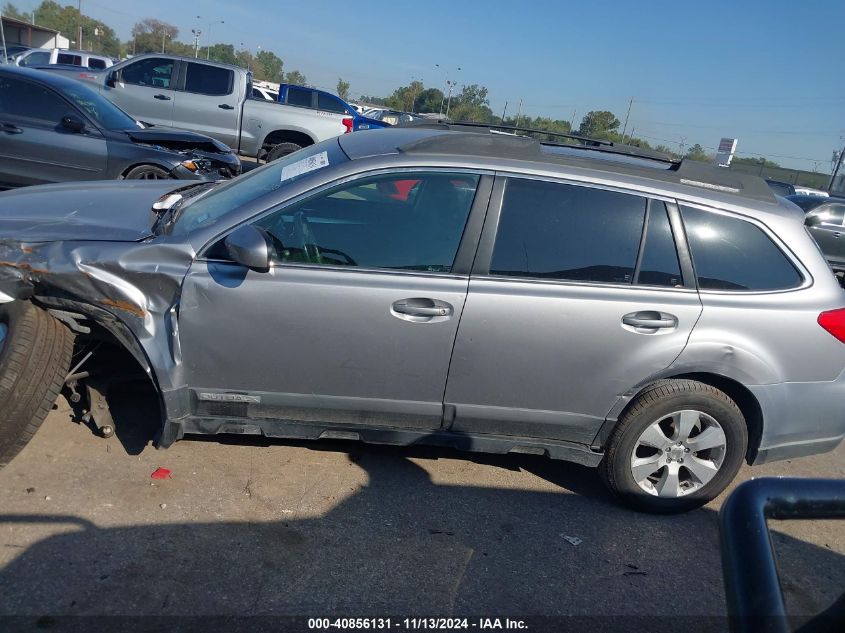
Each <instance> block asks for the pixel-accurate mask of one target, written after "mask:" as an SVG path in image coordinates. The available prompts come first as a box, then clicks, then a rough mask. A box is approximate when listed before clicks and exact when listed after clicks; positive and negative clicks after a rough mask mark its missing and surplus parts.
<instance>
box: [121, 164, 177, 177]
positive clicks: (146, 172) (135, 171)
mask: <svg viewBox="0 0 845 633" xmlns="http://www.w3.org/2000/svg"><path fill="white" fill-rule="evenodd" d="M170 177H171V176H170V174H169V173H168V172H167V171H166V170H164V169H162V168H161V167H157V166H156V165H138V166H137V167H133V168H132V169H130V170H129V171H128V172H126V176H124V178H125V179H126V180H168V179H170Z"/></svg>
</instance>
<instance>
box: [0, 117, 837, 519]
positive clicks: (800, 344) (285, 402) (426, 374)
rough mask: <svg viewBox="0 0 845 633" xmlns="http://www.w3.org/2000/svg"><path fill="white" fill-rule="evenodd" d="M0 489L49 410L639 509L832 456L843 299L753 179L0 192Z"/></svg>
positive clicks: (687, 165) (624, 150) (498, 161)
mask: <svg viewBox="0 0 845 633" xmlns="http://www.w3.org/2000/svg"><path fill="white" fill-rule="evenodd" d="M0 292H2V293H3V294H2V295H0V301H5V303H4V304H2V308H0V323H2V325H0V328H2V330H1V331H2V332H3V343H2V346H3V347H2V351H0V403H2V407H0V464H4V463H7V462H8V461H9V460H10V459H11V458H12V457H13V456H14V455H15V454H16V453H17V452H18V451H19V450H20V449H21V447H22V446H23V445H24V444H25V443H26V442H27V441H28V439H29V438H30V437H31V436H32V434H33V433H34V432H35V430H36V428H37V427H38V425H39V424H40V423H41V421H42V420H43V419H44V417H45V415H46V413H47V410H48V409H49V407H50V405H51V404H52V403H53V401H54V400H55V398H56V397H57V395H58V394H59V392H60V391H61V390H64V392H65V393H66V394H67V395H68V396H69V397H70V398H71V400H72V401H74V400H75V401H76V402H80V401H82V403H83V404H84V407H83V410H84V412H85V413H84V414H85V415H87V416H89V419H90V418H91V417H93V419H94V421H95V422H98V423H99V424H100V425H101V426H102V425H108V424H110V421H109V420H108V415H107V407H106V406H105V405H104V404H103V399H102V395H103V394H104V393H105V391H106V390H107V388H108V380H109V378H110V377H111V376H113V375H115V374H116V373H117V370H116V369H115V368H114V366H113V365H112V361H113V359H114V358H116V357H118V356H119V355H120V353H124V354H125V355H128V356H129V357H131V359H133V360H132V362H133V363H135V364H136V365H137V366H138V367H140V368H141V369H142V371H143V372H144V374H145V376H146V377H147V379H148V380H149V381H150V383H151V384H152V385H153V386H154V388H155V391H156V393H157V397H158V399H159V401H160V405H161V406H160V411H161V423H160V427H159V432H158V436H157V438H156V443H157V445H158V446H160V447H166V446H169V445H170V444H171V443H173V442H174V441H176V440H178V439H180V438H181V437H183V436H184V435H186V434H218V433H239V434H260V435H265V436H268V437H284V438H302V439H314V440H316V439H321V438H334V439H348V440H363V441H366V442H374V443H384V444H397V445H410V444H417V443H420V444H434V445H440V446H448V447H454V448H457V449H464V450H471V451H485V452H491V453H528V454H535V455H546V456H548V457H551V458H555V459H564V460H570V461H574V462H577V463H580V464H584V465H589V466H598V467H599V469H600V472H601V474H602V476H603V478H604V480H605V481H606V482H607V484H608V485H609V487H610V489H611V490H612V491H613V492H614V493H615V494H616V495H617V496H618V497H619V498H620V499H622V500H623V501H625V502H627V503H629V504H631V505H633V506H635V507H637V508H641V509H645V510H650V511H658V512H677V511H684V510H688V509H690V508H694V507H697V506H699V505H701V504H703V503H706V502H707V501H708V500H710V499H712V498H713V497H714V496H716V495H718V494H719V493H720V492H721V491H722V490H723V489H724V488H725V487H726V486H727V485H728V483H729V482H730V481H731V480H732V479H733V478H734V476H735V475H736V473H737V471H738V469H739V467H740V465H741V464H742V462H743V461H748V462H749V463H763V462H766V461H770V460H775V459H783V458H788V457H794V456H800V455H809V454H813V453H818V452H823V451H828V450H831V449H833V448H834V447H836V446H837V444H838V443H839V442H840V441H841V440H842V438H843V435H844V434H845V413H843V412H842V407H841V405H840V403H841V402H842V396H843V394H845V372H843V370H844V369H845V345H843V343H845V309H843V306H845V296H843V294H842V290H841V289H840V288H839V285H838V283H837V281H836V279H835V278H834V276H833V275H832V273H831V271H830V269H829V268H828V266H827V264H826V262H825V260H824V259H823V257H822V255H821V254H820V253H819V251H818V249H817V248H816V246H815V244H814V243H813V240H812V239H811V238H810V236H809V235H808V234H807V233H806V231H805V230H804V227H803V217H802V216H801V213H800V211H799V210H798V209H796V208H795V207H794V205H791V204H787V203H785V202H781V201H779V200H777V199H776V198H775V197H774V196H773V195H772V194H771V192H770V191H769V189H768V188H767V187H766V185H765V183H764V182H763V181H762V180H760V179H758V178H756V177H753V176H748V175H744V174H738V173H735V172H730V171H728V170H719V169H718V168H714V167H710V166H708V165H703V164H700V163H694V162H689V161H681V162H677V161H673V160H671V159H669V158H666V157H663V156H661V155H657V154H653V153H646V152H643V151H642V150H638V149H636V148H628V147H624V146H618V145H614V144H612V143H607V142H603V141H595V142H592V143H590V144H589V145H556V144H554V143H547V142H538V141H537V140H534V139H531V138H526V137H521V136H516V135H503V134H491V133H490V131H489V130H488V129H486V128H484V129H481V130H479V129H477V128H473V127H469V126H446V125H441V124H428V125H423V126H418V127H416V128H405V129H403V128H397V129H390V130H378V131H370V132H362V133H359V134H352V135H346V136H342V137H339V138H337V139H332V140H328V141H324V142H322V143H319V144H317V145H314V146H312V147H308V148H306V149H303V150H301V151H299V152H296V153H294V154H291V155H290V156H287V157H285V158H283V159H280V160H278V161H275V162H272V163H269V164H267V165H265V166H263V167H261V168H258V169H256V170H254V171H252V172H250V173H248V174H246V175H244V176H242V177H241V178H238V179H236V180H232V181H229V182H222V183H194V184H189V185H186V184H185V183H177V182H135V183H120V184H119V185H118V184H114V183H108V182H102V183H95V184H62V185H47V186H43V187H34V188H30V189H28V190H18V191H14V192H8V193H4V194H0Z"/></svg>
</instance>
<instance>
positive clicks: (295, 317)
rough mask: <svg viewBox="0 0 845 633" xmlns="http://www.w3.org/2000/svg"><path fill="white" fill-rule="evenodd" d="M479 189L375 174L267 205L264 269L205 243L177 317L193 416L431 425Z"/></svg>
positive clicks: (475, 182) (435, 176) (431, 177)
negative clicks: (267, 262) (268, 248)
mask: <svg viewBox="0 0 845 633" xmlns="http://www.w3.org/2000/svg"><path fill="white" fill-rule="evenodd" d="M480 184H481V185H482V187H481V188H482V189H483V188H484V187H486V188H487V191H489V178H484V179H482V178H481V177H480V176H478V175H476V174H469V173H451V172H449V173H447V172H438V171H425V172H422V171H421V172H416V171H410V172H402V173H400V174H383V175H378V176H369V177H363V178H360V179H358V180H354V181H352V182H349V183H346V184H343V185H340V186H335V187H332V188H329V189H326V190H323V191H322V192H320V193H317V194H314V195H313V196H311V197H308V198H306V199H305V200H301V201H298V202H295V203H291V204H288V205H287V206H283V207H282V208H280V209H277V210H274V211H271V212H269V213H267V214H265V215H264V216H263V217H260V218H259V219H257V220H256V221H255V222H254V224H255V225H256V226H258V227H260V228H262V229H264V230H265V231H267V232H268V233H269V234H270V235H271V236H272V241H273V243H274V245H275V246H274V249H273V250H274V252H273V261H274V263H273V265H272V267H271V269H270V270H269V272H256V271H253V270H247V269H245V268H243V267H241V266H239V265H236V264H234V263H231V262H228V261H225V259H223V257H224V256H223V252H224V251H223V250H222V249H221V248H220V246H219V242H218V245H215V246H213V247H212V248H211V249H209V251H208V252H207V253H206V256H205V258H201V259H199V260H198V261H196V262H195V264H194V265H193V266H192V268H191V270H190V272H189V274H188V275H187V277H186V279H185V283H184V288H183V293H182V300H181V304H180V312H179V324H180V341H181V349H182V357H183V362H184V367H185V371H186V381H187V384H188V386H189V387H190V389H191V391H192V393H193V401H194V402H195V413H196V414H197V415H202V416H206V417H207V416H221V417H226V418H230V419H231V418H238V417H240V418H250V419H256V418H273V419H281V420H288V421H317V422H320V423H329V424H336V425H345V426H349V425H352V426H354V425H366V426H386V427H404V428H415V429H436V428H439V427H440V425H441V420H442V406H443V391H444V389H445V385H446V375H447V370H448V367H449V359H450V355H451V352H452V345H453V343H454V340H455V334H456V331H457V327H458V321H459V319H460V315H461V312H462V310H463V307H464V301H465V299H466V292H467V284H468V272H469V262H470V261H471V257H472V253H473V252H474V250H475V245H476V240H477V237H478V236H477V234H471V233H472V232H471V231H468V232H467V234H466V235H464V227H465V225H466V224H467V218H468V217H469V215H470V212H472V214H473V217H475V218H477V217H479V214H481V215H483V213H484V212H485V211H486V204H487V196H484V195H478V196H476V191H477V190H478V189H479V185H480ZM474 200H475V204H473V201H474ZM462 236H463V237H462ZM456 262H457V264H456ZM461 262H464V263H463V264H461Z"/></svg>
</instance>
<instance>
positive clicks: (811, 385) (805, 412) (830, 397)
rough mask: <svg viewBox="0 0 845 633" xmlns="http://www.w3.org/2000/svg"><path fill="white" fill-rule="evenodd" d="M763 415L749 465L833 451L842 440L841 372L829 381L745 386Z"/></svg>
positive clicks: (844, 389)
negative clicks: (755, 448) (756, 443)
mask: <svg viewBox="0 0 845 633" xmlns="http://www.w3.org/2000/svg"><path fill="white" fill-rule="evenodd" d="M748 389H749V390H750V391H751V393H753V394H754V396H755V397H756V398H757V402H758V403H759V404H760V409H761V411H762V414H763V429H762V435H761V438H760V445H759V448H758V450H757V454H756V456H755V457H754V459H753V461H752V463H753V464H763V463H766V462H772V461H777V460H781V459H790V458H793V457H804V456H807V455H815V454H818V453H826V452H828V451H832V450H834V449H835V448H836V447H837V446H838V445H839V443H840V442H841V441H842V440H843V439H845V407H843V406H842V403H843V402H845V373H843V375H840V377H839V378H838V379H836V380H834V381H831V382H789V383H781V384H777V385H758V386H748Z"/></svg>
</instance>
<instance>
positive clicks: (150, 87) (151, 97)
mask: <svg viewBox="0 0 845 633" xmlns="http://www.w3.org/2000/svg"><path fill="white" fill-rule="evenodd" d="M176 65H177V63H176V60H173V59H169V58H167V57H145V58H143V59H139V60H138V61H136V62H131V63H129V64H127V65H126V66H123V67H122V68H121V69H120V71H119V74H118V78H117V82H116V83H115V85H114V87H113V88H111V87H109V86H104V87H102V88H101V90H102V93H103V95H104V96H105V97H106V98H108V99H109V100H110V101H112V103H115V104H117V105H118V106H120V107H121V108H123V109H124V110H125V111H126V112H128V113H129V114H130V115H131V116H133V117H134V118H136V119H138V120H139V121H145V122H147V123H152V124H153V125H159V126H163V127H171V126H172V125H173V104H174V97H175V96H176V92H175V90H174V89H173V88H174V81H175V69H176Z"/></svg>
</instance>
